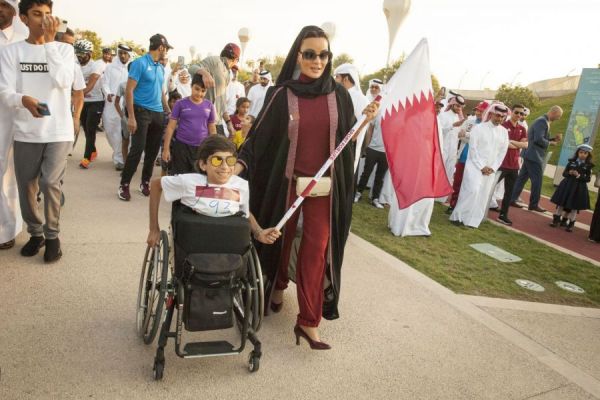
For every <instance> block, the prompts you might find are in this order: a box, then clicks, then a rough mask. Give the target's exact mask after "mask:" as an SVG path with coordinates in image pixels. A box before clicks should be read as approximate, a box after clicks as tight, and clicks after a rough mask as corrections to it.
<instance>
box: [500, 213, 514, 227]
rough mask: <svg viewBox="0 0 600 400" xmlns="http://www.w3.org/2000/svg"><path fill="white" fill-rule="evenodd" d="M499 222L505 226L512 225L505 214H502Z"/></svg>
mask: <svg viewBox="0 0 600 400" xmlns="http://www.w3.org/2000/svg"><path fill="white" fill-rule="evenodd" d="M496 219H497V220H498V221H499V222H502V223H503V224H504V225H512V221H511V220H510V219H508V217H507V216H506V215H504V214H500V215H499V216H498V218H496Z"/></svg>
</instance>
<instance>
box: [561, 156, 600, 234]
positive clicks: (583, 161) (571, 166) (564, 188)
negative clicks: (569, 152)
mask: <svg viewBox="0 0 600 400" xmlns="http://www.w3.org/2000/svg"><path fill="white" fill-rule="evenodd" d="M593 167H594V164H592V147H591V146H588V145H587V144H582V145H580V146H578V147H577V150H576V151H575V155H574V156H573V157H572V158H570V159H569V162H568V163H567V165H566V167H565V170H564V172H563V177H564V179H563V180H562V181H561V182H560V185H558V188H556V191H555V192H554V194H553V195H552V198H551V199H550V201H552V202H553V203H554V204H556V212H555V213H554V217H553V219H552V223H551V224H550V226H552V227H553V228H554V227H556V226H558V225H559V224H560V226H566V227H567V229H566V230H567V232H572V231H573V226H575V218H576V217H577V213H578V212H579V210H587V209H588V208H590V193H589V192H588V187H587V183H588V182H589V181H590V180H591V177H592V168H593ZM561 217H562V219H561Z"/></svg>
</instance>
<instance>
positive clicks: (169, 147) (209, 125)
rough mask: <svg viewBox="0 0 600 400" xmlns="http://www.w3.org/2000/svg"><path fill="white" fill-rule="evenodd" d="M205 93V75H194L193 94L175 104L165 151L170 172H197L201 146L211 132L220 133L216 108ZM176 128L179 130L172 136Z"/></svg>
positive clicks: (168, 128) (164, 156)
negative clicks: (216, 121)
mask: <svg viewBox="0 0 600 400" xmlns="http://www.w3.org/2000/svg"><path fill="white" fill-rule="evenodd" d="M205 95H206V86H204V82H203V81H202V76H201V75H198V74H194V77H193V79H192V95H191V96H189V97H186V98H183V99H181V100H179V101H178V102H177V103H175V107H173V110H172V111H171V116H170V118H169V123H168V125H167V131H166V132H165V138H164V143H163V152H162V159H163V161H165V162H167V163H169V162H170V168H169V172H170V174H171V175H178V174H187V173H191V172H197V171H196V164H197V160H196V158H197V157H196V152H197V151H198V146H200V144H201V143H202V142H203V141H204V139H206V138H207V137H208V135H216V134H217V128H216V126H215V119H216V111H215V107H214V105H213V104H212V103H211V102H210V101H209V100H206V99H204V96H205ZM175 128H177V133H176V134H175V137H173V134H174V132H175Z"/></svg>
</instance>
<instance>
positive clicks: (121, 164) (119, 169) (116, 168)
mask: <svg viewBox="0 0 600 400" xmlns="http://www.w3.org/2000/svg"><path fill="white" fill-rule="evenodd" d="M123 168H125V165H123V163H117V165H115V170H117V171H123Z"/></svg>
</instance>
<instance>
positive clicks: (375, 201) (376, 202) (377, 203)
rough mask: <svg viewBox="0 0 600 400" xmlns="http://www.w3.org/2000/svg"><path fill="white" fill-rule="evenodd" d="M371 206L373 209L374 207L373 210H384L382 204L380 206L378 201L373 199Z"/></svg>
mask: <svg viewBox="0 0 600 400" xmlns="http://www.w3.org/2000/svg"><path fill="white" fill-rule="evenodd" d="M371 204H373V207H375V208H379V209H382V208H385V207H384V206H383V204H381V203H380V202H379V200H378V199H375V200H373V202H372V203H371Z"/></svg>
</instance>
